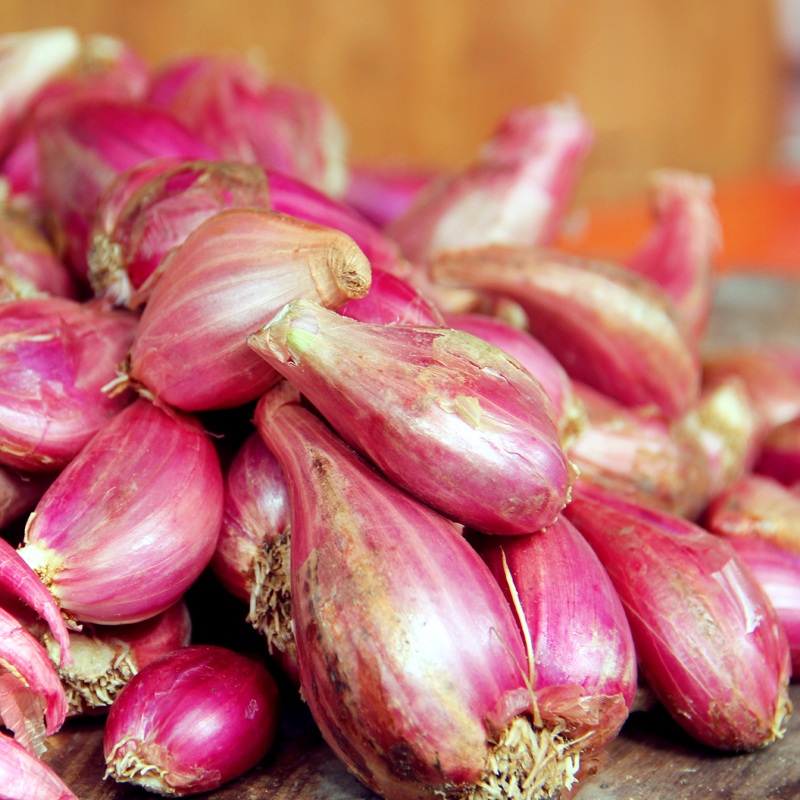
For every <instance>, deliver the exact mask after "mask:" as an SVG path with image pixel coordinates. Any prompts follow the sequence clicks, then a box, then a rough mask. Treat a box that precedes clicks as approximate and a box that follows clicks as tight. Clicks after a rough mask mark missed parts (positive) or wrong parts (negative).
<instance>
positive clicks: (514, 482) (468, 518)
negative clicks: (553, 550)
mask: <svg viewBox="0 0 800 800" xmlns="http://www.w3.org/2000/svg"><path fill="white" fill-rule="evenodd" d="M248 342H249V343H250V346H251V347H252V348H253V349H254V350H255V351H256V352H258V353H259V354H260V355H261V356H262V357H263V358H264V359H266V360H267V362H268V363H269V364H270V365H272V366H273V367H274V368H275V369H276V370H278V371H280V373H281V374H282V375H283V376H284V377H285V378H287V379H288V380H289V381H291V383H292V384H293V385H294V386H296V387H297V389H298V390H299V391H300V392H302V393H303V395H305V396H306V397H307V398H308V400H309V401H310V402H311V403H312V404H313V405H314V406H315V407H316V408H317V409H318V410H319V411H320V413H321V414H322V415H323V416H324V417H325V419H326V420H327V421H328V422H329V423H330V425H331V426H332V427H333V428H334V429H335V430H336V431H337V432H338V433H339V435H340V436H341V437H342V438H343V439H344V440H345V441H346V442H348V444H350V445H351V446H352V447H354V448H355V449H356V450H358V451H359V452H361V453H362V454H363V455H365V456H366V457H367V458H369V460H370V461H372V463H373V464H375V465H376V466H377V467H378V469H380V470H381V471H382V472H383V473H384V474H385V475H386V476H387V477H388V478H390V479H391V480H392V481H394V482H395V483H397V485H398V486H400V487H401V488H404V489H405V490H406V491H408V492H410V493H411V494H413V495H414V496H415V497H417V498H418V499H420V500H422V501H423V502H425V503H427V504H429V505H430V506H432V507H433V508H435V509H437V510H438V511H439V512H440V513H442V514H444V515H445V516H447V517H448V518H450V519H452V520H454V521H456V522H460V523H462V524H465V525H470V526H471V527H474V528H477V529H478V530H481V531H486V532H492V533H504V534H520V533H529V532H531V531H535V530H538V529H539V528H541V527H544V526H545V525H548V524H549V523H551V522H552V521H553V520H554V519H555V517H556V515H557V514H558V512H559V511H560V510H561V509H562V508H563V506H564V504H565V503H566V502H567V499H568V493H569V487H570V484H571V482H572V480H573V478H574V473H573V471H572V468H571V466H570V464H569V463H568V462H567V460H566V458H565V456H564V454H563V451H562V449H561V445H560V442H559V439H558V433H557V431H556V429H555V424H554V420H553V408H552V404H551V403H550V400H549V398H548V397H547V395H546V394H545V392H544V390H543V389H542V387H541V385H540V384H539V383H538V382H537V381H536V380H535V379H534V378H532V377H531V375H530V374H529V373H528V372H526V371H525V370H524V369H522V368H521V367H520V366H519V365H518V364H517V362H515V361H513V360H512V359H510V358H509V357H508V356H506V355H505V354H504V353H503V352H502V351H500V350H498V349H497V348H496V347H493V346H492V345H490V344H488V343H487V342H484V341H482V340H480V339H477V338H476V337H474V336H470V335H469V334H466V333H462V332H461V331H454V330H452V329H449V328H428V327H412V326H406V325H394V326H393V325H370V324H368V323H363V322H356V321H355V320H350V319H346V318H344V317H341V316H339V315H338V314H336V313H335V312H331V311H327V310H326V309H324V308H322V307H321V306H319V305H317V304H315V303H311V302H309V301H304V300H297V301H294V302H293V303H291V304H290V305H288V306H287V307H286V308H284V309H283V310H282V311H281V313H280V314H279V315H278V316H277V317H276V318H275V319H274V320H273V321H272V322H271V323H269V324H268V325H266V326H265V327H264V328H262V329H261V330H260V331H259V332H258V333H256V334H253V335H251V336H250V337H249V338H248Z"/></svg>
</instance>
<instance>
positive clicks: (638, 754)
mask: <svg viewBox="0 0 800 800" xmlns="http://www.w3.org/2000/svg"><path fill="white" fill-rule="evenodd" d="M763 340H783V341H794V342H797V343H800V283H798V284H794V283H784V282H782V281H780V280H776V279H764V278H757V279H753V278H750V277H747V276H739V275H737V276H733V277H730V278H726V279H725V281H724V282H723V283H722V284H721V285H720V288H719V290H718V292H717V298H716V304H715V311H714V315H713V317H712V320H711V324H710V328H709V333H708V336H707V343H708V345H709V346H710V347H713V346H717V345H719V344H721V343H724V342H736V343H739V344H742V343H747V342H753V341H763ZM192 595H193V596H192ZM189 599H190V604H191V603H192V602H193V603H194V604H195V605H196V606H198V605H199V606H202V611H201V613H198V614H197V615H196V624H195V630H196V636H195V641H197V642H212V641H213V642H215V643H217V644H222V645H228V646H232V645H233V642H232V641H230V642H229V641H224V640H223V641H221V640H220V639H219V638H218V637H219V635H220V631H223V632H225V635H227V636H235V635H237V632H236V630H235V629H236V625H235V624H231V623H230V621H229V620H230V619H231V617H234V618H242V619H243V617H244V613H243V612H241V610H235V609H234V608H233V606H232V605H231V604H233V603H235V601H232V600H231V599H230V598H228V599H226V598H225V597H220V596H215V595H214V587H213V585H211V584H210V583H209V579H208V578H207V577H206V578H205V579H204V581H201V582H199V583H198V584H197V585H196V586H195V587H193V590H192V592H190V597H189ZM242 625H244V623H242ZM247 632H248V635H249V636H250V637H251V638H250V639H249V640H247V641H246V643H245V646H246V647H250V646H251V645H252V646H256V647H257V646H260V644H261V643H260V639H258V638H257V637H255V634H254V632H253V631H252V629H249V628H248V629H247ZM790 693H791V698H792V702H793V704H794V706H795V708H796V709H797V713H796V714H795V715H794V716H792V717H791V719H790V720H789V727H788V732H787V734H786V736H785V738H784V739H783V740H782V741H780V742H777V743H775V744H774V745H772V746H771V747H769V748H767V749H766V750H763V751H759V752H757V753H749V754H729V753H719V752H717V751H713V750H710V749H708V748H704V747H702V746H700V745H698V744H697V743H696V742H694V741H693V740H692V739H690V738H689V737H688V736H687V735H686V734H684V733H683V731H682V730H681V729H680V728H679V727H678V726H677V725H676V723H674V722H673V721H672V719H671V718H670V717H669V716H668V715H667V714H666V712H665V711H664V710H663V709H661V708H657V709H655V710H653V711H650V712H647V713H637V714H633V715H632V716H631V718H630V719H629V720H628V722H627V723H626V725H625V727H624V728H623V730H622V733H621V734H620V736H619V737H618V738H617V739H616V740H615V741H614V742H612V744H611V745H610V747H609V748H608V751H607V759H606V762H605V764H604V765H603V767H602V769H601V770H600V772H599V773H598V774H597V775H596V776H595V777H594V778H592V779H591V780H589V781H588V782H587V783H586V784H585V785H584V786H583V787H582V789H581V790H580V792H579V793H578V795H577V796H576V797H575V798H574V800H719V799H720V798H724V800H767V798H769V800H781V799H782V798H785V799H786V800H788V798H796V797H800V682H798V683H797V684H794V685H793V686H792V687H791V692H790ZM284 694H285V696H286V697H287V706H288V707H287V708H286V709H285V714H284V717H283V723H282V728H281V733H280V735H279V738H278V741H277V743H276V745H275V747H274V748H273V750H272V752H271V753H270V754H269V755H268V756H267V758H266V759H265V760H264V761H263V762H262V763H261V764H260V765H259V766H258V767H257V768H255V769H254V770H252V771H251V772H250V773H248V774H247V775H244V776H243V777H241V778H239V779H238V780H236V781H233V782H231V783H229V784H227V785H225V786H223V787H222V788H220V789H218V790H217V791H215V792H210V793H205V794H202V795H195V796H196V797H209V798H214V800H256V798H258V800H368V798H376V795H374V794H373V793H372V792H370V791H369V790H368V789H366V788H365V787H363V786H362V785H361V784H360V783H358V781H356V780H355V779H354V778H352V777H351V776H350V775H349V773H348V772H347V770H346V769H345V768H344V766H343V765H342V764H341V763H340V762H339V761H338V760H337V759H336V757H335V756H334V755H333V753H332V752H331V750H330V749H329V748H328V747H327V745H325V743H324V742H323V741H322V739H321V737H320V735H319V733H318V732H317V730H316V727H315V726H314V723H313V720H312V719H311V717H310V714H309V713H308V711H307V709H306V708H305V707H304V706H303V705H302V703H300V701H299V699H297V698H296V697H295V696H294V694H293V693H292V692H286V693H284ZM102 728H103V722H102V719H93V720H92V719H89V720H73V721H69V722H68V723H67V724H66V725H65V726H64V728H63V729H62V731H61V732H59V733H58V734H56V735H55V736H53V737H51V738H50V739H49V740H48V743H49V750H48V752H47V753H46V754H45V757H44V759H45V761H47V762H48V763H49V764H50V765H51V766H52V767H53V768H54V769H55V770H56V772H58V773H59V775H61V776H62V777H63V778H64V780H65V781H66V783H67V784H68V785H69V786H70V788H71V789H72V790H73V791H74V792H75V794H77V795H78V797H79V798H81V800H144V798H151V797H154V796H155V795H152V794H149V793H148V792H146V791H144V790H143V789H139V788H136V787H132V786H129V785H126V784H115V783H114V782H113V781H112V780H108V781H103V772H104V760H103V742H102V740H103V730H102ZM0 788H1V787H0Z"/></svg>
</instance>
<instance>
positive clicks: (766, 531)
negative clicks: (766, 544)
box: [704, 474, 800, 555]
mask: <svg viewBox="0 0 800 800" xmlns="http://www.w3.org/2000/svg"><path fill="white" fill-rule="evenodd" d="M704 519H705V522H704V524H705V527H707V528H708V529H709V530H710V531H711V532H712V533H716V534H718V535H720V536H728V537H733V536H750V537H755V538H757V539H764V540H766V541H770V542H774V543H775V544H777V545H780V546H781V547H783V548H785V549H786V550H789V551H790V552H793V553H796V554H797V555H800V487H798V486H795V487H793V488H789V487H788V486H784V485H783V484H782V483H779V482H778V481H776V480H775V479H774V478H770V477H769V476H767V475H754V474H749V475H745V476H743V477H742V478H740V479H739V480H738V481H736V483H733V484H731V485H730V486H728V487H727V489H725V490H723V491H722V492H720V493H719V494H718V495H717V496H716V497H715V498H714V499H713V500H712V501H711V503H710V504H709V506H708V508H707V509H706V512H705V516H704Z"/></svg>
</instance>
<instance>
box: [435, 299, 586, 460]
mask: <svg viewBox="0 0 800 800" xmlns="http://www.w3.org/2000/svg"><path fill="white" fill-rule="evenodd" d="M446 321H447V324H448V325H449V326H450V327H451V328H455V329H456V330H459V331H464V332H465V333H471V334H472V335H473V336H477V337H478V338H479V339H483V340H484V341H486V342H489V344H493V345H494V346H495V347H499V348H500V349H501V350H502V351H503V352H504V353H507V354H508V355H510V356H511V357H512V358H516V359H517V361H519V363H520V364H522V366H523V367H525V369H527V370H528V372H530V374H531V375H533V377H534V378H536V380H537V381H539V383H541V384H542V388H543V389H544V390H545V392H546V393H547V396H548V397H549V398H550V400H551V401H552V403H553V410H554V413H555V418H556V420H557V427H558V433H559V436H560V437H561V443H562V445H563V446H564V448H565V449H566V448H568V447H569V445H570V443H571V442H572V440H573V439H574V438H575V436H576V435H578V433H579V432H580V431H581V429H582V428H583V427H584V425H585V424H586V413H585V411H584V410H583V408H582V406H581V402H580V400H578V399H577V397H576V396H575V392H574V391H573V389H572V381H571V380H570V377H569V375H567V373H566V371H565V370H564V368H563V367H562V366H561V364H559V363H558V361H557V360H556V358H555V357H554V356H553V354H552V353H551V352H550V351H549V350H548V349H547V348H546V347H545V346H544V345H543V344H542V343H541V342H539V341H538V340H537V339H535V338H534V337H533V336H531V334H530V333H528V332H527V331H525V330H522V329H521V328H516V327H514V326H513V325H511V324H510V323H509V322H506V321H504V320H502V319H499V318H498V317H491V316H488V315H486V314H450V315H449V316H448V317H447V318H446Z"/></svg>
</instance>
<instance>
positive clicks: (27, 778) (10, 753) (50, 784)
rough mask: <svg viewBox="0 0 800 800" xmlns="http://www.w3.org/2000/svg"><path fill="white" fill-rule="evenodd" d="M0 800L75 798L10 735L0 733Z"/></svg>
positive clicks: (58, 799) (42, 764) (50, 770)
mask: <svg viewBox="0 0 800 800" xmlns="http://www.w3.org/2000/svg"><path fill="white" fill-rule="evenodd" d="M0 797H2V800H78V797H77V796H76V795H75V794H73V793H72V792H71V791H70V790H69V788H68V787H67V786H66V784H65V783H64V782H63V781H62V780H61V778H59V777H58V775H56V773H55V772H53V770H52V769H50V767H48V766H47V764H45V763H44V762H43V761H40V760H39V759H38V758H35V757H34V756H32V755H31V754H30V753H29V752H28V751H27V750H26V749H25V748H24V747H23V746H22V745H20V744H18V743H17V742H15V741H14V740H13V739H12V738H11V737H9V736H4V735H3V734H0Z"/></svg>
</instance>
